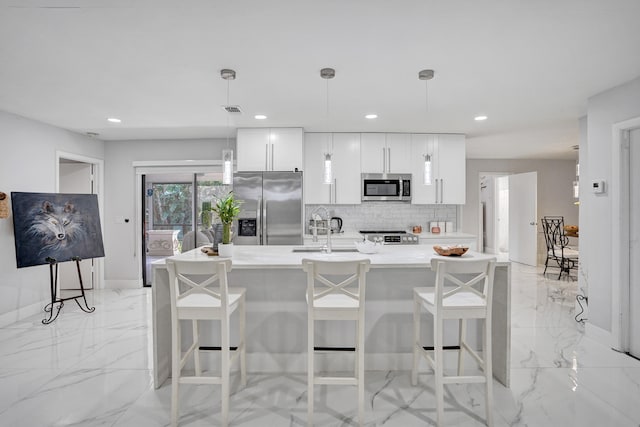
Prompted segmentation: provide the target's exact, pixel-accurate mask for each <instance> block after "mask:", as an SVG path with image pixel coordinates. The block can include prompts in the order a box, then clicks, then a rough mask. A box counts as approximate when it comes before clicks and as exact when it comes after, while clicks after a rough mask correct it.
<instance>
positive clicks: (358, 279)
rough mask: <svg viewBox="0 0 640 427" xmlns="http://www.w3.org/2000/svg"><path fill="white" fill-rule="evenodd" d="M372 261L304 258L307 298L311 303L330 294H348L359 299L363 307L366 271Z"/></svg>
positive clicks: (311, 304)
mask: <svg viewBox="0 0 640 427" xmlns="http://www.w3.org/2000/svg"><path fill="white" fill-rule="evenodd" d="M370 264H371V261H370V260H368V259H361V260H353V261H351V260H349V261H321V260H313V259H306V258H305V259H303V260H302V269H303V270H304V271H305V272H306V273H307V298H308V301H309V305H310V306H312V307H313V305H314V302H315V301H316V300H317V299H319V298H322V297H324V296H327V295H330V294H339V295H346V296H348V297H349V298H352V299H353V300H355V301H359V303H360V307H362V301H364V295H365V288H366V273H367V271H369V267H370Z"/></svg>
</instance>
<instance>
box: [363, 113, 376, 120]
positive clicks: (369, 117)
mask: <svg viewBox="0 0 640 427" xmlns="http://www.w3.org/2000/svg"><path fill="white" fill-rule="evenodd" d="M364 118H365V119H377V118H378V115H377V114H367V115H366V116H364Z"/></svg>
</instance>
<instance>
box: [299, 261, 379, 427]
mask: <svg viewBox="0 0 640 427" xmlns="http://www.w3.org/2000/svg"><path fill="white" fill-rule="evenodd" d="M369 266H370V261H369V260H368V259H361V260H349V261H320V260H313V259H303V260H302V268H303V269H304V271H305V272H306V273H307V305H308V310H307V313H308V315H307V316H308V317H307V322H308V323H307V325H308V339H307V352H308V368H307V376H308V383H307V387H308V390H307V400H308V407H307V417H308V424H309V426H311V425H313V400H314V395H313V387H314V385H316V384H337V385H356V386H357V387H358V418H359V422H360V425H363V424H364V296H365V287H366V280H365V279H366V272H367V271H369ZM336 278H338V280H339V281H338V280H336ZM332 279H333V280H332ZM316 320H351V321H355V322H356V324H357V325H356V331H357V332H356V335H357V336H356V346H355V370H354V376H353V377H341V376H335V377H330V376H316V374H315V364H314V352H315V351H316V350H315V346H314V338H315V337H314V331H315V328H314V326H315V321H316Z"/></svg>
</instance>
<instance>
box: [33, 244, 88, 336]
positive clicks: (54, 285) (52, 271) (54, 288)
mask: <svg viewBox="0 0 640 427" xmlns="http://www.w3.org/2000/svg"><path fill="white" fill-rule="evenodd" d="M71 260H72V261H75V262H76V268H77V269H78V280H79V281H80V292H81V294H80V295H75V296H72V297H67V298H59V297H58V295H57V292H58V261H56V260H55V259H54V258H51V257H47V259H46V261H47V262H48V263H49V275H50V277H51V302H50V303H49V304H47V305H45V306H44V311H45V312H47V313H49V318H48V319H43V320H42V323H43V324H45V325H48V324H49V323H51V322H53V321H54V320H56V319H57V318H58V315H59V314H60V310H62V307H64V302H65V301H68V300H70V299H72V300H74V301H75V302H76V304H78V307H80V309H81V310H82V311H84V312H85V313H93V312H94V311H95V310H96V308H95V307H89V304H88V303H87V298H86V296H85V294H84V285H83V284H82V274H80V261H82V260H81V259H80V257H77V256H76V257H73V258H71ZM54 267H55V268H54ZM78 298H82V299H83V300H84V307H83V306H82V304H80V302H79V301H78ZM55 304H58V305H57V307H55V308H56V314H55V316H54V315H53V309H54V305H55Z"/></svg>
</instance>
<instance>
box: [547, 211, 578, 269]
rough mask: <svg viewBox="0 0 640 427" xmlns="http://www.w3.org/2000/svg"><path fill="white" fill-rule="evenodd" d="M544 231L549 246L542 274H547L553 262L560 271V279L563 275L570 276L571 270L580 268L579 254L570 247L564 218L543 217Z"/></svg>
mask: <svg viewBox="0 0 640 427" xmlns="http://www.w3.org/2000/svg"><path fill="white" fill-rule="evenodd" d="M542 231H543V233H544V241H545V243H546V245H547V258H546V259H545V261H544V272H543V273H542V274H546V272H547V267H549V261H552V263H553V262H555V263H556V265H557V267H558V268H559V269H560V273H559V274H558V279H559V278H560V277H562V273H567V275H569V273H570V271H571V270H573V269H576V268H577V267H578V260H579V252H578V251H577V250H576V249H573V248H571V247H570V246H569V237H568V236H567V235H566V233H565V230H564V217H562V216H545V217H542Z"/></svg>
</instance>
